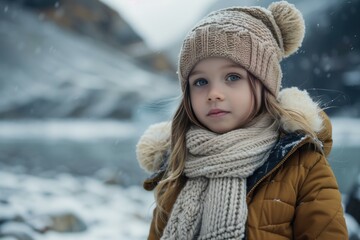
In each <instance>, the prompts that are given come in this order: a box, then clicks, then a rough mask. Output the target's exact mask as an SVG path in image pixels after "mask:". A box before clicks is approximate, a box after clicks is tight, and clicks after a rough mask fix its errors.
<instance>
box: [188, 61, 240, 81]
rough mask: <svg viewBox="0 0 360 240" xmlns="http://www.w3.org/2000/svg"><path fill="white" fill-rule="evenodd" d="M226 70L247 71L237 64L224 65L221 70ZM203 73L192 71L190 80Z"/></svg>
mask: <svg viewBox="0 0 360 240" xmlns="http://www.w3.org/2000/svg"><path fill="white" fill-rule="evenodd" d="M224 68H239V69H241V70H242V71H246V70H245V69H244V68H242V67H241V66H239V65H237V64H235V63H231V64H227V65H224V66H223V67H222V68H221V69H224ZM201 73H203V72H202V71H199V70H197V71H192V72H191V73H190V74H189V78H190V77H191V76H192V75H196V74H201Z"/></svg>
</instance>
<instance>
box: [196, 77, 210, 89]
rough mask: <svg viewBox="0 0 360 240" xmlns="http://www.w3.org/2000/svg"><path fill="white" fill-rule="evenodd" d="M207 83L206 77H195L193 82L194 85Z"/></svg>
mask: <svg viewBox="0 0 360 240" xmlns="http://www.w3.org/2000/svg"><path fill="white" fill-rule="evenodd" d="M207 83H208V81H207V80H206V79H204V78H200V79H197V80H196V81H195V82H194V85H195V86H199V87H201V86H204V85H206V84H207Z"/></svg>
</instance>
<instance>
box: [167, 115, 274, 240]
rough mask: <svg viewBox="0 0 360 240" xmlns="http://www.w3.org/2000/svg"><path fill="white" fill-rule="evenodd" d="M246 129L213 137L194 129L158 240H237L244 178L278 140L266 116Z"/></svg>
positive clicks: (242, 218) (241, 233)
mask: <svg viewBox="0 0 360 240" xmlns="http://www.w3.org/2000/svg"><path fill="white" fill-rule="evenodd" d="M254 122H255V124H254V125H252V126H251V127H249V128H246V129H237V130H234V131H231V132H228V133H225V134H216V133H213V132H210V131H208V130H205V129H201V128H198V127H193V128H191V129H190V130H189V131H188V133H187V136H186V145H187V147H188V150H189V154H188V159H187V160H186V162H185V169H184V174H185V175H186V176H187V177H188V178H189V179H188V180H187V182H186V184H185V186H184V188H183V189H182V190H181V192H180V194H179V196H178V198H177V199H176V202H175V204H174V207H173V209H172V211H171V215H170V218H169V221H168V223H167V225H166V227H165V230H164V234H163V236H162V238H161V239H163V240H165V239H184V240H185V239H242V238H243V237H244V231H245V223H246V219H247V205H246V178H247V177H248V176H250V175H251V174H252V173H253V172H254V171H255V170H256V169H257V168H258V167H260V166H261V165H262V164H263V163H264V162H265V161H266V159H267V157H268V155H269V153H270V150H271V149H272V147H273V146H274V144H275V142H276V141H277V138H278V132H277V131H276V130H277V128H276V126H274V124H272V121H271V119H270V117H269V116H268V115H264V116H261V117H260V119H257V120H256V121H254Z"/></svg>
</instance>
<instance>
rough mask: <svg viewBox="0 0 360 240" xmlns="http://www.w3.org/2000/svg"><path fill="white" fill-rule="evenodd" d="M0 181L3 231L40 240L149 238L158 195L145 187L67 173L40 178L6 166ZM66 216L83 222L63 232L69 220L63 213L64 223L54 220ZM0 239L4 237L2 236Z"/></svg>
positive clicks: (0, 228)
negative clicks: (118, 183)
mask: <svg viewBox="0 0 360 240" xmlns="http://www.w3.org/2000/svg"><path fill="white" fill-rule="evenodd" d="M0 179H1V181H0V232H1V233H2V234H4V233H8V234H9V236H15V234H16V236H19V235H22V236H24V235H27V236H28V237H30V238H21V239H36V240H42V239H46V240H60V239H61V240H64V239H69V240H70V239H71V240H80V239H82V240H85V239H86V240H91V239H94V240H95V239H96V240H99V239H109V240H115V239H128V240H132V239H133V240H135V239H145V238H146V236H147V233H148V229H149V221H150V218H151V215H152V206H153V205H152V202H153V195H152V193H150V192H145V191H144V190H142V189H140V187H136V186H134V187H129V188H121V187H119V186H115V185H106V184H104V183H102V182H100V181H99V180H97V179H94V178H87V177H81V178H79V177H73V176H71V175H67V174H59V175H57V176H54V177H53V178H51V179H49V178H40V177H36V176H30V175H27V174H24V173H22V171H21V168H17V169H12V170H10V171H3V170H1V171H0ZM67 215H70V216H74V217H75V218H76V219H78V220H77V221H76V222H75V223H74V221H72V222H71V225H72V226H68V228H67V229H68V230H64V228H63V227H61V226H63V225H66V224H68V223H66V221H67V219H69V218H68V217H67V218H66V217H64V219H65V220H64V222H62V223H59V221H58V222H57V223H56V222H54V219H61V216H67ZM56 217H57V218H56ZM4 222H5V223H4ZM55 224H57V225H60V227H59V226H53V225H55ZM77 225H79V226H80V227H76V226H77ZM74 228H77V230H76V231H74ZM47 229H50V230H47ZM51 229H57V231H54V230H51ZM71 229H72V230H71ZM60 231H64V232H60ZM42 232H44V233H42ZM0 239H5V238H2V236H1V235H0ZM6 239H18V238H6Z"/></svg>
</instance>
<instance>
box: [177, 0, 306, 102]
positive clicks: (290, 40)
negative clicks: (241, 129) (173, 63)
mask: <svg viewBox="0 0 360 240" xmlns="http://www.w3.org/2000/svg"><path fill="white" fill-rule="evenodd" d="M304 32H305V24H304V19H303V17H302V14H301V13H300V12H299V10H297V9H296V8H295V6H294V5H293V4H290V3H288V2H286V1H280V2H274V3H272V4H271V5H270V6H269V7H268V9H266V8H262V7H231V8H225V9H221V10H217V11H214V12H211V13H210V14H209V15H207V16H206V17H205V18H203V19H202V20H200V22H198V23H197V24H196V25H195V27H194V28H193V29H192V30H191V31H190V32H189V33H188V34H187V36H186V37H185V40H184V42H183V45H182V48H181V50H180V56H179V64H178V74H179V79H180V82H181V87H182V91H183V92H184V91H185V88H186V84H187V80H188V77H189V74H190V72H191V70H192V69H193V68H194V66H195V65H196V64H197V63H198V62H199V61H201V60H203V59H205V58H208V57H225V58H228V59H230V60H232V61H234V62H235V63H237V64H239V65H241V66H242V67H244V68H245V69H247V70H248V71H249V72H250V73H252V74H253V75H254V76H255V77H256V78H257V79H259V80H260V81H261V82H262V83H263V84H264V85H265V87H267V88H268V90H269V91H270V92H271V93H272V94H273V95H274V96H276V97H277V96H278V93H279V89H280V85H281V79H282V72H281V67H280V61H281V60H282V59H283V58H285V57H288V56H290V55H291V54H292V53H294V52H296V51H297V50H298V48H299V47H300V46H301V43H302V40H303V38H304Z"/></svg>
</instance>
